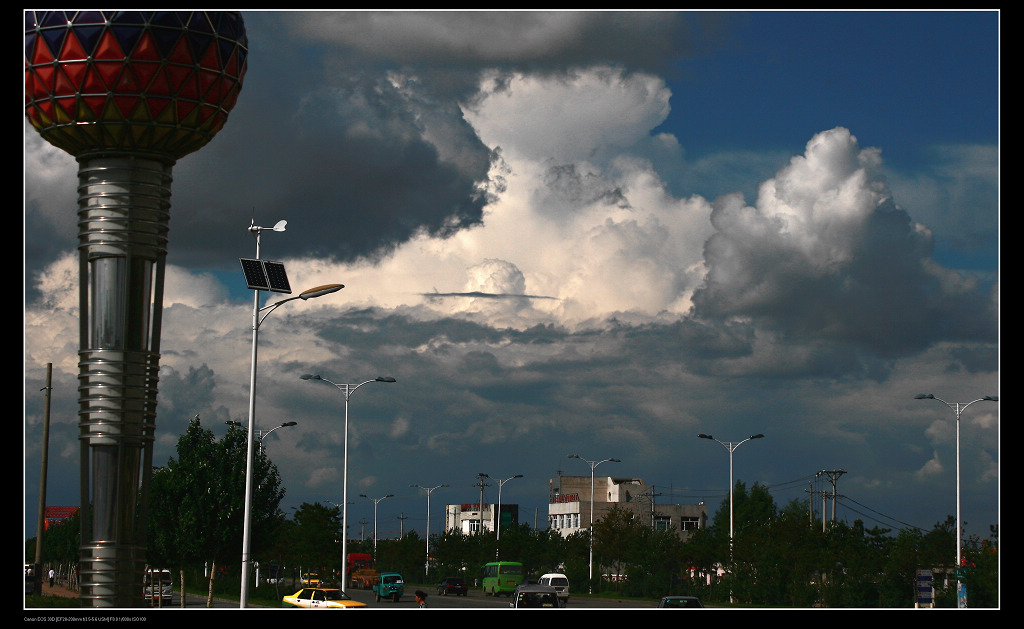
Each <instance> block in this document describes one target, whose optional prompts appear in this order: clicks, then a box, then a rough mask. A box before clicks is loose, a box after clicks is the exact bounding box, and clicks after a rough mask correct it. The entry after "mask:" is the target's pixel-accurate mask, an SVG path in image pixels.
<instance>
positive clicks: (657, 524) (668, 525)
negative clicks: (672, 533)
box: [654, 515, 672, 531]
mask: <svg viewBox="0 0 1024 629" xmlns="http://www.w3.org/2000/svg"><path fill="white" fill-rule="evenodd" d="M671 529H672V518H671V517H669V516H666V515H656V516H654V530H655V531H669V530H671Z"/></svg>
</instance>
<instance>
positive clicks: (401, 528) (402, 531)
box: [395, 511, 406, 539]
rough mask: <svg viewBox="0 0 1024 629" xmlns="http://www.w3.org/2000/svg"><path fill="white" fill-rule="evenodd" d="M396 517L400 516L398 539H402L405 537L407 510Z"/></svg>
mask: <svg viewBox="0 0 1024 629" xmlns="http://www.w3.org/2000/svg"><path fill="white" fill-rule="evenodd" d="M395 517H397V518H398V539H402V538H404V537H405V520H406V515H405V511H403V512H402V514H401V515H398V516H395Z"/></svg>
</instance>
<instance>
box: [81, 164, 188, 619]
mask: <svg viewBox="0 0 1024 629" xmlns="http://www.w3.org/2000/svg"><path fill="white" fill-rule="evenodd" d="M78 162H79V171H78V177H79V187H78V226H79V236H78V239H79V245H78V248H79V283H80V291H79V294H80V307H81V317H80V320H81V328H80V345H79V347H80V351H79V363H78V365H79V375H78V380H79V410H78V415H79V440H80V444H81V449H82V470H81V472H82V473H81V479H82V480H81V501H82V502H81V504H82V505H83V509H82V518H83V524H82V546H81V564H80V571H81V598H82V599H83V606H91V607H137V606H141V605H142V604H143V599H142V576H143V572H144V569H145V550H146V548H145V539H146V536H145V533H146V531H145V528H146V510H147V498H148V496H147V488H148V486H149V483H148V482H143V480H144V475H148V474H149V473H150V470H151V468H152V456H153V454H152V445H153V433H154V429H155V421H156V397H157V380H158V376H159V364H158V363H159V356H160V354H159V352H160V347H159V345H160V320H161V311H162V303H163V283H164V260H165V258H166V254H167V230H168V218H169V213H168V212H169V209H170V195H171V193H170V185H171V167H172V165H173V162H169V161H168V160H166V158H164V159H160V158H159V157H155V158H152V159H150V158H148V157H146V156H138V155H131V156H117V155H105V154H102V153H100V154H93V155H84V156H80V157H79V158H78ZM87 601H88V602H87Z"/></svg>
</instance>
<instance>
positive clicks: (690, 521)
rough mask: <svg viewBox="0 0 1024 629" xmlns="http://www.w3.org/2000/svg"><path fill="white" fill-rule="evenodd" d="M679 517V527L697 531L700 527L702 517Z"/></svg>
mask: <svg viewBox="0 0 1024 629" xmlns="http://www.w3.org/2000/svg"><path fill="white" fill-rule="evenodd" d="M679 519H680V522H679V527H680V528H681V529H682V530H684V531H696V530H697V529H698V528H700V518H695V517H692V516H691V517H686V516H683V517H681V518H679Z"/></svg>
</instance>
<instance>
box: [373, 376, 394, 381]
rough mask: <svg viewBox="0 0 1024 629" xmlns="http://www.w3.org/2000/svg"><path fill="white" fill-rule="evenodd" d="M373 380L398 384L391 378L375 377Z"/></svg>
mask: <svg viewBox="0 0 1024 629" xmlns="http://www.w3.org/2000/svg"><path fill="white" fill-rule="evenodd" d="M374 380H375V381H377V382H398V381H397V380H395V379H394V378H392V377H391V376H377V377H376V378H374Z"/></svg>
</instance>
